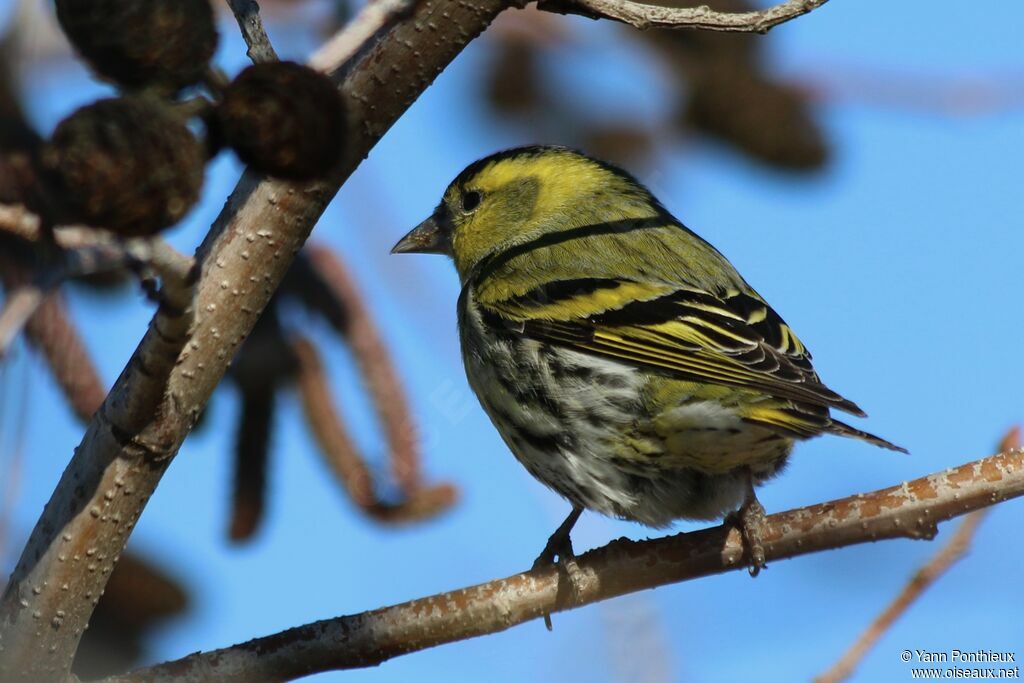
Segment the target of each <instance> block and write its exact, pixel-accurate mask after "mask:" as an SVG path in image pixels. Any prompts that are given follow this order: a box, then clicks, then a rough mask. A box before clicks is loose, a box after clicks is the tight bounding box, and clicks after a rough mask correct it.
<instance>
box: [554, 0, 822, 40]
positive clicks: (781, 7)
mask: <svg viewBox="0 0 1024 683" xmlns="http://www.w3.org/2000/svg"><path fill="white" fill-rule="evenodd" d="M826 2H828V0H787V1H786V2H782V3H779V4H778V5H775V6H773V7H769V8H768V9H764V10H760V11H757V12H719V11H716V10H713V9H711V8H710V7H708V6H707V5H700V6H699V7H664V6H661V5H649V4H646V3H642V2H634V1H633V0H539V1H538V3H537V7H538V8H539V9H542V10H545V11H547V12H557V13H558V14H580V15H582V16H585V17H589V18H591V19H614V20H615V21H621V22H622V23H624V24H629V25H631V26H635V27H636V28H638V29H640V30H642V31H643V30H647V29H650V28H673V29H674V28H696V29H704V30H706V31H733V32H740V33H767V32H768V30H769V29H771V28H774V27H775V26H778V25H779V24H783V23H785V22H787V21H789V20H790V19H795V18H797V17H799V16H801V15H804V14H807V13H808V12H811V11H813V10H816V9H817V8H819V7H821V6H822V5H824V4H825V3H826Z"/></svg>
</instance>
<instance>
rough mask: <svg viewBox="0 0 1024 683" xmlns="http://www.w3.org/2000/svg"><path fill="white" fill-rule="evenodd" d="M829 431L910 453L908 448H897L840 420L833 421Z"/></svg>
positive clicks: (891, 449)
mask: <svg viewBox="0 0 1024 683" xmlns="http://www.w3.org/2000/svg"><path fill="white" fill-rule="evenodd" d="M827 429H828V431H829V432H831V433H832V434H838V435H839V436H849V437H852V438H854V439H860V440H862V441H867V442H868V443H873V444H874V445H876V446H881V447H882V448H888V449H889V450H890V451H897V452H899V453H909V451H908V450H907V449H906V448H902V447H900V446H897V445H896V444H894V443H891V442H889V441H886V440H885V439H883V438H881V437H879V436H875V435H874V434H869V433H868V432H864V431H861V430H859V429H857V428H856V427H851V426H850V425H848V424H846V423H845V422H840V421H839V420H835V419H833V420H831V421H830V423H829V426H828V428H827Z"/></svg>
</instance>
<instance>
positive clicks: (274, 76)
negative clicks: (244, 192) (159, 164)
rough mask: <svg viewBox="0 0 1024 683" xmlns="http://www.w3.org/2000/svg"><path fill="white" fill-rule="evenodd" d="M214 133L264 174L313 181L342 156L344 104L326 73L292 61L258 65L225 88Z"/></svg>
mask: <svg viewBox="0 0 1024 683" xmlns="http://www.w3.org/2000/svg"><path fill="white" fill-rule="evenodd" d="M212 119H213V120H212V127H213V130H212V131H211V136H212V137H213V138H214V139H215V140H217V141H218V142H220V143H223V144H224V145H227V146H228V147H230V148H232V149H233V150H234V151H235V153H236V154H237V155H238V157H239V158H240V159H241V160H242V161H244V162H245V163H247V164H249V165H250V166H252V167H253V168H254V169H256V170H257V171H260V172H261V173H266V174H268V175H272V176H277V177H279V178H285V179H287V180H299V181H308V180H313V179H316V178H321V177H324V176H326V175H327V174H328V173H329V172H330V170H331V169H332V168H334V166H336V165H337V164H338V162H339V161H340V160H341V157H342V153H343V151H344V142H345V107H344V104H343V103H342V101H341V95H340V94H339V93H338V90H337V88H336V87H335V85H334V83H332V82H331V80H330V79H329V78H327V76H325V75H323V74H321V73H319V72H318V71H314V70H313V69H310V68H309V67H306V66H302V65H300V64H295V63H293V62H268V63H264V64H255V65H253V66H250V67H249V68H247V69H245V70H244V71H242V73H241V74H239V75H238V77H237V78H236V79H235V80H234V81H232V82H231V84H230V85H229V86H228V87H227V89H226V90H225V92H224V99H223V101H222V102H221V104H220V105H219V106H218V107H217V110H216V112H215V114H214V116H213V117H212Z"/></svg>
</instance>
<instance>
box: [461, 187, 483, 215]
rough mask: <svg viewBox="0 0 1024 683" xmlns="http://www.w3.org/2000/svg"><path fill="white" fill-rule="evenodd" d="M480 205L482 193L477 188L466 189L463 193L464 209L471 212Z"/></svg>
mask: <svg viewBox="0 0 1024 683" xmlns="http://www.w3.org/2000/svg"><path fill="white" fill-rule="evenodd" d="M478 206H480V193H479V192H477V191H476V190H466V191H465V192H463V193H462V210H463V211H465V212H467V213H469V212H470V211H472V210H473V209H475V208H476V207H478Z"/></svg>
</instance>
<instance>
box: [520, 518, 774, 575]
mask: <svg viewBox="0 0 1024 683" xmlns="http://www.w3.org/2000/svg"><path fill="white" fill-rule="evenodd" d="M581 514H583V508H581V507H575V506H574V507H573V509H572V512H570V513H569V516H568V517H566V518H565V521H564V522H562V524H561V525H560V526H559V527H558V528H557V529H555V533H553V534H551V538H549V539H548V543H547V545H545V546H544V550H543V551H541V554H540V555H539V556H538V557H537V559H536V560H534V562H533V568H534V569H541V568H543V567H546V566H547V565H549V564H554V563H555V557H557V558H558V561H559V562H564V561H565V560H567V559H569V558H570V557H573V552H572V539H571V538H569V534H570V533H571V532H572V528H573V527H574V526H575V525H576V521H577V520H578V519H579V518H580V515H581ZM762 514H763V513H762Z"/></svg>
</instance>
